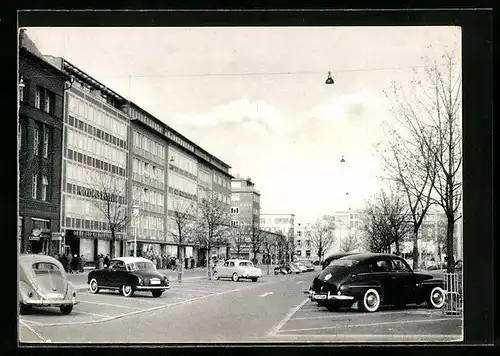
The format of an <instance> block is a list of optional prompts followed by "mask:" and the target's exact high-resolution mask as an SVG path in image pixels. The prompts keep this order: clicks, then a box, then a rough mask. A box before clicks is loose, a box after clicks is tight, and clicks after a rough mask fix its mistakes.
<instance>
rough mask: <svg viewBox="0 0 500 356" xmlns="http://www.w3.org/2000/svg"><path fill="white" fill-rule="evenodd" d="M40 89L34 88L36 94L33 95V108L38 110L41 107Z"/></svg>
mask: <svg viewBox="0 0 500 356" xmlns="http://www.w3.org/2000/svg"><path fill="white" fill-rule="evenodd" d="M42 90H43V89H42V88H40V87H38V88H36V94H35V107H36V108H37V109H40V108H41V107H42Z"/></svg>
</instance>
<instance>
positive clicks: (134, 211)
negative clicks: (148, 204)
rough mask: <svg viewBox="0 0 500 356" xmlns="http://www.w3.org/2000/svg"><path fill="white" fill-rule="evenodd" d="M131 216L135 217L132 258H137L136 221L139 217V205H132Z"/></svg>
mask: <svg viewBox="0 0 500 356" xmlns="http://www.w3.org/2000/svg"><path fill="white" fill-rule="evenodd" d="M132 214H134V217H135V233H134V257H137V223H138V221H137V220H138V217H139V205H132Z"/></svg>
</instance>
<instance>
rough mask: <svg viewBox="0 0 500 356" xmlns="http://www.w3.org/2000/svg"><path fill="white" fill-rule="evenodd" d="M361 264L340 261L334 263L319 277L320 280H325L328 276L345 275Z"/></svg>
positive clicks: (354, 261)
mask: <svg viewBox="0 0 500 356" xmlns="http://www.w3.org/2000/svg"><path fill="white" fill-rule="evenodd" d="M358 263H359V261H357V260H344V259H339V260H335V261H332V262H331V263H330V264H329V265H328V267H326V268H325V269H324V270H323V271H322V272H321V273H320V275H319V278H320V279H322V280H323V279H324V278H325V276H326V275H328V274H343V273H344V272H345V271H348V270H350V269H351V268H352V267H354V266H356V265H357V264H358Z"/></svg>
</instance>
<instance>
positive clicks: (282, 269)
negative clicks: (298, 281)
mask: <svg viewBox="0 0 500 356" xmlns="http://www.w3.org/2000/svg"><path fill="white" fill-rule="evenodd" d="M289 273H290V269H289V268H288V267H287V266H285V265H278V266H276V267H274V274H275V275H278V274H284V275H286V274H289Z"/></svg>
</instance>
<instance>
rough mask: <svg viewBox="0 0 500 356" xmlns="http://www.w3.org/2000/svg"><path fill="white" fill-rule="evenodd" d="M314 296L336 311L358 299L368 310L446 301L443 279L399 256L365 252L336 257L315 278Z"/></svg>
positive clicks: (311, 289) (435, 304)
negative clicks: (420, 271) (411, 265)
mask: <svg viewBox="0 0 500 356" xmlns="http://www.w3.org/2000/svg"><path fill="white" fill-rule="evenodd" d="M309 295H310V299H311V300H313V301H316V302H318V304H319V305H324V306H326V307H327V308H328V310H331V311H335V310H338V309H339V308H340V307H349V306H352V305H353V304H354V303H357V304H358V305H359V306H360V307H361V308H362V309H363V310H365V311H367V312H375V311H377V310H378V309H379V307H380V306H381V305H394V306H395V307H397V308H403V307H404V306H405V305H406V304H412V303H415V304H421V303H424V302H426V303H427V305H428V306H429V307H430V308H442V307H443V305H444V302H445V293H444V290H443V280H442V279H434V278H433V277H432V276H431V275H428V274H422V273H415V272H413V271H412V269H411V268H410V266H409V265H408V263H407V262H406V261H405V260H404V259H402V258H401V257H399V256H395V255H390V254H374V253H364V254H355V255H350V256H346V257H342V258H340V259H337V260H335V261H333V262H332V263H331V264H330V265H329V266H327V267H326V268H325V269H324V270H323V271H322V272H321V273H320V274H319V275H318V276H317V277H316V278H315V279H314V281H313V284H312V285H311V287H310V290H309Z"/></svg>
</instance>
